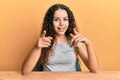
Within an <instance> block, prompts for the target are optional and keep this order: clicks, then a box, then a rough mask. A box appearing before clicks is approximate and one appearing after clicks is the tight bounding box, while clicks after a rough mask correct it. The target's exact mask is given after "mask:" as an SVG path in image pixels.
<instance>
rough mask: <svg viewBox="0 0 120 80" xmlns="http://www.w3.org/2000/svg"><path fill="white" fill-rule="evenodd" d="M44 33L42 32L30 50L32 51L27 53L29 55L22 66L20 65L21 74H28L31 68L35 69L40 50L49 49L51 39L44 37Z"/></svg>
mask: <svg viewBox="0 0 120 80" xmlns="http://www.w3.org/2000/svg"><path fill="white" fill-rule="evenodd" d="M45 35H46V31H44V33H43V35H42V37H40V38H39V40H38V41H37V43H36V45H35V46H34V48H33V49H32V51H31V52H30V53H29V55H28V56H27V57H26V59H25V61H24V63H23V65H22V74H23V75H26V74H28V73H30V72H31V71H32V70H33V68H34V67H35V65H36V63H37V62H38V60H39V58H40V55H41V49H42V48H43V47H49V46H50V45H51V39H52V37H50V36H48V37H45Z"/></svg>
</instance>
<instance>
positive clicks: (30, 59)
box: [22, 47, 41, 75]
mask: <svg viewBox="0 0 120 80" xmlns="http://www.w3.org/2000/svg"><path fill="white" fill-rule="evenodd" d="M40 54H41V49H40V48H36V47H35V48H34V49H33V50H32V51H31V53H30V54H29V55H28V56H27V58H26V59H25V61H24V63H23V65H22V74H23V75H25V74H28V73H30V72H31V71H32V70H33V68H34V66H35V65H36V63H37V62H38V59H39V57H40Z"/></svg>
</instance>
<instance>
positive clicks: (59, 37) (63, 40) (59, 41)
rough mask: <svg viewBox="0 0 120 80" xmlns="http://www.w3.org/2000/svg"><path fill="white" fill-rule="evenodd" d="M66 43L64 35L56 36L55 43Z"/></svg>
mask: <svg viewBox="0 0 120 80" xmlns="http://www.w3.org/2000/svg"><path fill="white" fill-rule="evenodd" d="M66 41H67V38H66V36H65V35H59V36H58V35H56V42H57V43H59V44H63V43H65V42H66Z"/></svg>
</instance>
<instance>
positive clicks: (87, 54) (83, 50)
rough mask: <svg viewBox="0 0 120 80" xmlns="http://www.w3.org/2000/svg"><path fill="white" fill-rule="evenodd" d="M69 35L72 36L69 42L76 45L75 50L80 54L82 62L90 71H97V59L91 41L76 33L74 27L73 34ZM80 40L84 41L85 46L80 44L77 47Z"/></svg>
mask: <svg viewBox="0 0 120 80" xmlns="http://www.w3.org/2000/svg"><path fill="white" fill-rule="evenodd" d="M70 35H71V37H72V39H71V42H70V44H71V45H73V46H74V47H77V52H78V54H79V55H80V57H81V59H82V60H83V62H84V64H85V65H86V66H87V68H88V69H89V70H90V71H91V72H97V71H98V59H97V57H96V53H95V51H94V49H93V46H92V43H91V41H90V40H89V39H87V38H86V37H85V36H83V35H82V34H80V33H78V32H77V31H76V30H75V29H74V34H70ZM80 42H82V43H84V44H85V46H84V45H82V46H81V47H80V48H79V47H78V44H79V43H80Z"/></svg>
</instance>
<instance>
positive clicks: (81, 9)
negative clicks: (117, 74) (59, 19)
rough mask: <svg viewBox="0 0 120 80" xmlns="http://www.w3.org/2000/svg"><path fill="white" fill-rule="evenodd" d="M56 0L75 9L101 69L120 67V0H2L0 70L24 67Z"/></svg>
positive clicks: (80, 27) (78, 23)
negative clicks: (44, 19) (46, 16)
mask: <svg viewBox="0 0 120 80" xmlns="http://www.w3.org/2000/svg"><path fill="white" fill-rule="evenodd" d="M54 3H63V4H65V5H67V6H69V7H70V9H71V10H72V11H73V13H74V16H75V18H76V22H77V25H78V27H79V29H80V32H81V33H82V34H84V35H85V36H87V37H88V38H89V39H90V40H91V41H92V43H93V45H94V48H95V50H96V53H97V56H98V60H99V66H100V70H120V0H41V1H40V0H0V70H7V71H9V70H20V69H21V65H22V63H23V61H24V59H25V57H26V56H27V54H28V53H29V52H30V50H31V49H32V47H33V45H34V44H35V42H36V40H37V39H38V38H39V34H40V30H41V24H42V20H43V17H44V14H45V12H46V10H47V9H48V7H50V6H51V5H53V4H54ZM81 66H82V68H83V70H87V69H86V68H85V66H84V65H83V63H82V62H81Z"/></svg>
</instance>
